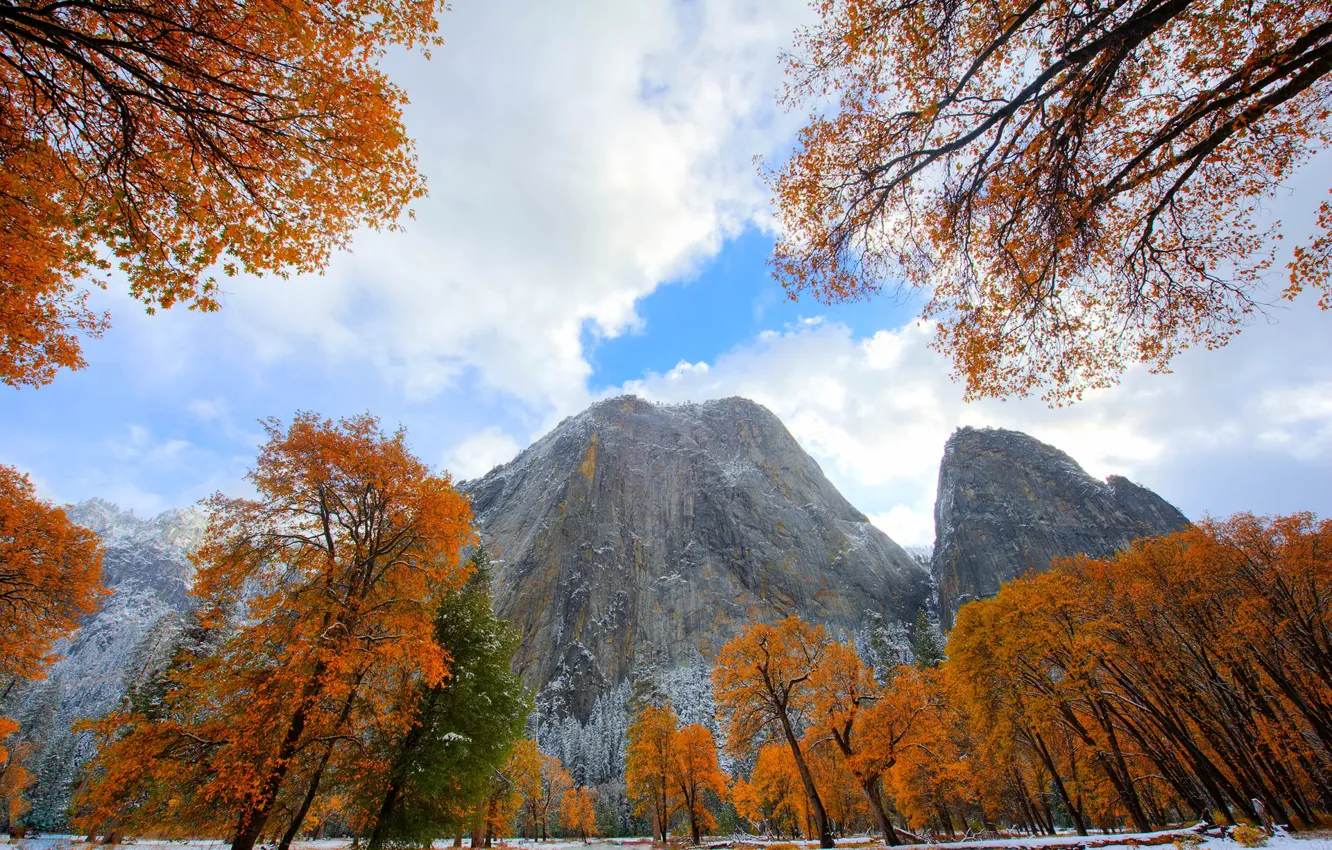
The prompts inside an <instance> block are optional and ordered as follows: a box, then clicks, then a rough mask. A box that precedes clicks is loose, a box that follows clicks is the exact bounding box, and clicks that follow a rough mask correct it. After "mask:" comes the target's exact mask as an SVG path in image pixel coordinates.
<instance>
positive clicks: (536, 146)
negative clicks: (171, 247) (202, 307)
mask: <svg viewBox="0 0 1332 850" xmlns="http://www.w3.org/2000/svg"><path fill="white" fill-rule="evenodd" d="M808 14H809V12H808V9H807V6H806V4H805V3H804V2H803V0H781V2H756V0H721V1H720V2H709V3H705V4H692V3H678V2H674V0H651V1H650V2H635V3H615V2H603V3H597V2H590V0H589V2H574V3H561V4H530V3H518V2H516V0H513V2H488V3H475V4H459V5H458V6H457V7H455V9H454V10H453V11H451V12H450V13H449V14H447V15H445V16H444V17H443V19H442V21H443V29H444V33H445V37H446V40H447V43H446V46H445V47H444V48H443V49H441V50H438V51H436V52H435V58H434V59H433V60H432V61H430V62H425V61H424V60H420V59H412V58H399V59H398V60H397V61H398V63H399V64H398V65H397V66H395V67H394V69H393V73H394V76H395V79H396V80H397V81H398V82H399V83H400V84H402V85H403V86H404V87H405V88H406V89H407V91H408V93H409V94H410V96H411V98H412V105H411V107H410V108H409V110H408V113H407V117H408V129H409V131H410V132H411V134H412V135H413V136H414V137H415V138H416V139H417V141H418V145H419V156H420V162H421V167H422V169H423V171H424V172H425V173H426V175H427V178H428V180H429V185H430V193H431V194H430V197H429V198H428V199H426V200H424V201H422V202H420V203H419V204H418V205H417V210H416V212H417V216H416V218H415V219H414V220H412V221H409V222H407V231H406V232H405V233H389V234H373V233H366V234H363V235H362V236H360V237H359V238H357V240H356V241H355V244H354V246H353V253H351V254H350V255H340V256H338V257H337V258H336V259H335V261H334V264H333V267H332V268H331V269H330V270H329V273H328V274H327V275H326V276H324V277H321V278H314V277H311V278H305V279H300V280H295V281H287V282H273V283H268V282H263V283H261V282H253V281H251V282H242V283H240V284H233V286H232V289H233V291H232V293H231V294H230V295H229V296H228V298H227V309H226V310H225V311H224V313H223V316H224V317H225V320H226V321H228V322H230V323H231V324H232V325H233V326H234V327H235V328H236V329H237V330H238V331H239V332H241V333H246V334H249V335H250V336H251V337H252V338H253V341H254V350H255V351H257V352H259V353H261V354H264V355H266V356H270V357H283V358H285V357H290V356H293V355H294V354H299V353H301V352H303V351H306V350H307V349H308V350H310V352H311V353H312V354H314V355H317V356H321V357H324V358H327V359H330V360H334V361H345V360H348V359H356V360H368V361H370V362H373V363H375V364H377V366H378V368H379V370H380V372H381V374H382V375H383V376H385V377H386V378H387V379H388V380H389V381H390V382H392V384H393V385H394V386H395V387H398V388H399V389H400V390H401V391H402V392H403V393H404V395H405V396H406V397H407V398H408V399H409V400H417V401H420V400H427V399H430V398H432V397H434V396H436V395H438V394H439V393H440V392H442V391H443V390H445V389H446V388H448V387H450V386H453V385H455V383H456V382H457V381H458V380H459V379H460V377H461V376H462V375H463V374H464V373H466V372H467V371H468V370H475V371H476V372H477V373H478V375H479V378H480V381H481V383H482V385H483V386H487V387H489V388H492V389H496V390H499V391H502V392H504V393H508V394H511V395H514V396H517V397H518V398H520V399H522V400H523V401H524V402H526V403H529V404H533V405H538V406H542V407H545V408H546V409H556V408H558V409H560V410H561V411H563V412H567V411H568V410H570V409H574V408H577V407H579V406H581V405H582V404H583V403H584V402H585V401H586V400H587V390H586V381H587V379H588V377H589V375H590V372H591V369H590V366H589V365H588V363H587V361H586V358H585V356H584V352H583V347H582V344H581V334H582V332H583V330H584V328H589V329H590V330H591V332H592V333H593V334H597V335H601V336H614V335H617V334H620V333H623V332H625V331H627V330H629V329H632V328H634V327H636V326H637V325H638V324H639V323H640V319H639V317H638V316H637V315H636V313H635V309H634V304H635V301H636V300H637V299H639V298H641V297H642V296H644V295H646V294H648V293H650V292H651V291H652V290H653V289H655V288H656V287H657V286H658V285H659V284H661V283H663V282H664V281H666V280H668V279H671V278H673V277H675V276H677V275H679V274H682V273H684V272H686V271H687V270H689V269H691V268H693V267H695V266H697V265H698V264H700V263H701V262H703V261H705V260H706V259H707V258H709V257H710V256H712V255H713V254H715V252H716V251H717V250H719V248H720V246H721V244H722V242H723V241H724V239H725V238H727V237H729V236H732V235H735V234H737V233H739V232H740V231H741V230H742V229H743V228H744V227H745V226H746V225H749V224H753V223H756V222H760V223H761V222H766V221H767V219H768V217H769V213H768V210H767V192H766V190H765V189H764V188H763V187H762V186H761V184H760V183H759V180H758V178H757V174H756V171H755V168H754V165H753V162H752V157H753V155H754V154H756V153H761V154H762V153H768V152H770V151H772V150H773V149H774V148H775V147H776V146H777V145H779V144H782V143H783V141H784V139H785V138H786V137H787V136H788V134H789V131H790V130H791V129H793V127H794V122H795V121H796V120H798V116H788V115H785V114H779V113H777V112H776V111H775V106H774V101H773V96H774V93H775V91H776V89H777V87H778V85H779V82H780V69H779V65H778V54H779V52H780V51H781V49H782V48H783V46H784V45H785V44H787V43H788V42H789V40H790V38H791V33H792V32H793V31H794V29H795V28H796V26H797V25H798V24H799V23H800V22H801V21H802V20H803V19H804V18H805V16H806V15H808Z"/></svg>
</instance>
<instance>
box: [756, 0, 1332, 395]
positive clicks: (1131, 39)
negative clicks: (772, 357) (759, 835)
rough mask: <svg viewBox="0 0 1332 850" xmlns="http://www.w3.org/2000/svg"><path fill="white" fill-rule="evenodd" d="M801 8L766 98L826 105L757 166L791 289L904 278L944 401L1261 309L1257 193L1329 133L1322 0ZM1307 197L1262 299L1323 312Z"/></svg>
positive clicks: (1268, 239)
mask: <svg viewBox="0 0 1332 850" xmlns="http://www.w3.org/2000/svg"><path fill="white" fill-rule="evenodd" d="M815 7H816V8H817V9H818V12H819V15H820V19H819V21H818V22H817V23H816V24H815V26H813V27H812V28H810V29H809V30H807V31H805V32H804V33H803V34H802V36H801V38H800V47H799V49H798V51H797V53H796V54H795V55H793V56H791V57H789V74H790V83H789V85H788V89H787V93H786V98H785V99H786V102H787V104H788V105H789V106H792V107H796V106H799V105H801V104H803V103H806V102H810V103H817V104H822V103H826V102H827V100H828V98H829V97H832V98H833V99H834V102H835V103H836V107H835V108H833V109H832V110H829V111H823V110H816V111H815V112H814V113H813V114H812V116H811V118H810V119H809V122H808V124H807V125H806V126H805V127H804V129H803V130H802V131H801V132H800V134H799V138H798V143H797V146H796V150H795V152H794V153H793V155H792V156H791V157H790V159H789V160H788V161H787V162H786V163H785V165H784V166H783V167H782V168H781V170H780V171H779V172H777V173H775V174H773V175H771V176H770V181H771V184H772V187H773V190H774V195H775V201H776V203H777V205H778V207H779V214H780V216H781V218H782V221H783V224H784V227H783V230H782V232H783V238H782V240H781V242H780V243H779V245H778V247H777V250H776V254H775V256H774V259H773V265H774V267H775V270H776V272H777V275H778V277H779V278H780V279H781V280H782V282H783V284H784V286H785V287H786V289H787V292H788V293H790V294H791V296H792V297H795V296H796V295H797V294H799V293H804V292H809V293H812V294H813V295H814V296H815V297H816V298H818V299H820V300H823V301H826V302H836V301H841V300H848V299H858V298H865V297H869V296H871V295H873V294H875V293H877V292H878V291H879V290H880V288H881V287H882V286H883V284H884V282H885V281H905V282H906V285H908V286H911V287H916V288H920V289H923V290H925V291H927V292H928V293H929V298H930V300H929V302H928V304H927V305H926V307H925V311H924V312H925V316H926V317H933V318H937V319H938V320H939V324H938V327H937V342H936V344H937V346H938V347H939V348H940V349H942V350H943V351H944V352H946V353H947V354H949V355H950V356H951V358H952V360H953V364H954V367H955V371H956V374H957V375H958V376H959V377H961V378H963V379H964V380H965V381H966V389H967V395H968V396H969V397H971V398H975V397H978V396H1012V395H1019V396H1020V395H1025V394H1027V393H1030V392H1032V391H1035V390H1043V391H1044V394H1045V397H1046V398H1047V399H1049V400H1051V401H1054V402H1066V401H1071V400H1075V399H1077V398H1078V397H1080V395H1081V393H1082V392H1083V390H1084V389H1085V388H1088V387H1097V386H1104V385H1107V384H1110V383H1113V382H1114V381H1115V380H1117V379H1118V376H1119V375H1120V374H1121V373H1122V372H1123V370H1124V369H1125V368H1126V367H1127V366H1128V365H1129V364H1132V363H1134V362H1142V363H1146V364H1149V365H1150V366H1151V367H1152V368H1154V369H1158V370H1160V369H1165V368H1167V367H1168V364H1169V363H1170V361H1171V360H1172V358H1173V357H1174V355H1175V354H1176V353H1177V352H1178V351H1179V350H1181V349H1183V348H1186V347H1189V346H1194V347H1201V346H1206V347H1208V348H1215V347H1219V346H1221V345H1224V344H1225V343H1226V342H1227V341H1228V340H1229V339H1230V338H1231V337H1232V336H1233V335H1234V334H1236V333H1237V332H1238V331H1239V329H1240V328H1241V327H1242V326H1243V325H1244V323H1245V322H1247V321H1249V320H1250V319H1251V318H1252V314H1253V313H1254V311H1255V310H1257V309H1260V308H1261V305H1262V302H1263V296H1262V294H1261V292H1260V291H1259V288H1260V286H1261V283H1262V278H1263V276H1264V274H1265V272H1266V271H1267V270H1268V268H1269V266H1270V264H1271V262H1272V259H1273V255H1274V252H1275V248H1276V245H1277V243H1278V241H1279V240H1280V239H1281V238H1282V236H1283V235H1293V234H1285V233H1283V229H1282V228H1281V225H1280V222H1273V223H1271V224H1270V225H1269V224H1267V223H1266V222H1264V221H1263V218H1264V215H1263V205H1264V203H1265V201H1266V200H1267V199H1268V198H1270V197H1271V196H1272V195H1273V193H1274V192H1276V191H1278V190H1279V189H1280V187H1282V186H1283V185H1284V184H1285V183H1286V181H1287V180H1288V178H1289V177H1290V176H1291V175H1292V174H1293V173H1294V171H1295V169H1296V168H1297V167H1298V166H1299V165H1300V164H1301V163H1302V162H1304V161H1306V160H1307V159H1308V158H1309V156H1310V155H1311V154H1312V153H1313V152H1314V151H1316V150H1318V149H1319V148H1320V147H1322V146H1325V145H1327V144H1328V143H1329V142H1332V118H1330V116H1332V113H1329V111H1328V109H1327V100H1328V97H1329V95H1332V73H1329V71H1330V70H1332V66H1329V64H1328V63H1327V60H1326V55H1327V51H1328V50H1329V49H1330V48H1332V31H1329V28H1328V26H1327V9H1326V3H1325V2H1324V0H1292V1H1291V2H1282V3H1262V4H1258V5H1252V6H1245V7H1243V8H1239V7H1236V6H1235V5H1234V4H1232V3H1230V2H1227V0H1199V2H1181V3H1172V4H1169V5H1165V6H1161V5H1156V4H1153V3H1150V2H1147V0H1134V1H1133V2H1126V3H1105V2H1090V3H1079V4H1072V3H1042V2H1035V0H1016V2H1013V0H1007V2H1000V3H994V4H989V3H986V4H957V3H951V2H948V0H925V2H920V3H895V2H893V3H890V2H882V0H819V2H817V3H816V4H815ZM1311 176H1314V175H1311ZM1322 212H1323V214H1322V216H1321V219H1320V223H1319V228H1320V229H1321V233H1322V235H1321V236H1318V237H1316V238H1315V240H1314V242H1313V243H1312V244H1311V245H1309V246H1308V247H1306V248H1305V249H1304V250H1303V251H1301V252H1300V253H1298V254H1297V256H1296V258H1295V260H1294V261H1293V262H1292V264H1291V268H1290V272H1291V284H1290V287H1289V288H1288V289H1287V290H1286V292H1285V295H1286V297H1293V296H1294V295H1295V294H1296V293H1297V292H1299V291H1300V289H1301V288H1303V287H1306V286H1313V287H1318V288H1321V289H1322V290H1323V292H1324V296H1323V299H1322V306H1323V307H1324V308H1327V307H1329V306H1332V286H1330V285H1329V282H1330V278H1329V275H1328V256H1329V250H1330V248H1332V230H1329V229H1328V228H1329V225H1332V212H1329V207H1328V206H1326V205H1325V206H1324V208H1323V211H1322Z"/></svg>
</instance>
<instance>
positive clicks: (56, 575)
mask: <svg viewBox="0 0 1332 850" xmlns="http://www.w3.org/2000/svg"><path fill="white" fill-rule="evenodd" d="M106 593H107V591H105V590H104V589H102V546H101V543H100V542H99V541H98V539H97V535H96V534H94V533H93V532H91V531H89V530H88V529H86V528H83V527H82V526H78V525H74V524H73V523H71V522H70V521H69V519H68V518H67V517H66V516H65V512H64V511H63V510H61V509H60V508H57V507H55V506H53V505H51V504H50V503H48V502H45V501H43V500H41V499H38V498H37V494H36V491H35V490H34V488H33V486H32V482H31V481H29V480H28V477H27V476H26V475H23V474H21V473H20V472H19V471H18V470H16V469H14V468H12V467H8V466H0V680H3V681H4V682H5V684H6V685H8V684H9V683H10V682H11V681H13V680H14V679H15V678H19V679H37V678H41V677H42V676H43V675H44V673H45V670H46V668H47V667H48V666H50V664H51V662H53V661H54V660H55V656H54V655H52V654H51V645H52V644H54V643H55V642H56V641H57V640H59V639H60V638H63V637H65V636H67V635H69V634H70V633H71V632H73V631H74V630H75V629H77V628H78V625H79V619H80V618H81V617H84V616H86V615H88V614H91V613H93V612H94V611H96V610H97V609H98V608H99V607H100V605H101V600H102V598H103V597H104V596H105V595H106Z"/></svg>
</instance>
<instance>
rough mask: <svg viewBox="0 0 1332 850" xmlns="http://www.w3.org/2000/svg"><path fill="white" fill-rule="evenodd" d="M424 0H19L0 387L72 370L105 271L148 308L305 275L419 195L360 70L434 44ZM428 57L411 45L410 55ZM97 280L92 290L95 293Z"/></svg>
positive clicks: (373, 79)
mask: <svg viewBox="0 0 1332 850" xmlns="http://www.w3.org/2000/svg"><path fill="white" fill-rule="evenodd" d="M445 8H446V6H445V3H444V2H443V0H369V2H354V3H353V2H345V0H307V1H306V2H302V3H300V4H299V5H298V6H296V7H293V6H292V5H291V4H289V3H286V2H280V0H245V2H236V0H223V2H211V0H207V1H206V0H186V2H161V0H130V2H126V3H116V4H107V3H91V4H88V3H79V4H20V5H18V6H15V7H14V8H13V9H11V10H10V11H9V12H8V13H7V14H6V15H5V16H4V17H3V18H0V32H2V33H3V35H4V37H3V38H0V55H3V58H4V61H2V62H0V100H3V102H4V103H5V104H6V108H5V109H4V110H3V111H2V112H0V267H3V268H4V269H5V277H4V281H3V283H0V380H4V381H5V382H6V383H8V384H11V385H15V386H17V385H24V384H29V385H41V384H45V383H48V382H49V381H51V380H52V378H53V377H54V375H55V373H56V372H57V371H58V370H59V369H60V368H79V367H80V366H82V365H83V357H82V352H81V350H80V346H79V335H80V334H89V335H94V336H95V335H98V334H100V333H101V332H102V330H103V329H105V327H106V325H107V317H106V316H105V315H98V314H96V313H94V312H92V311H90V310H89V309H88V307H87V304H86V293H83V292H80V291H79V290H78V289H77V284H78V283H79V282H80V281H83V280H87V279H89V278H88V275H89V273H90V272H106V271H108V270H109V269H110V268H111V267H112V263H113V262H117V261H118V264H119V267H120V269H121V270H122V271H123V272H124V274H125V276H126V277H127V278H128V281H129V288H130V292H131V293H132V294H133V295H134V296H135V297H136V298H138V299H140V300H141V301H143V302H144V303H145V304H147V305H148V307H149V309H150V311H151V310H152V309H154V308H158V307H163V308H165V307H170V306H172V305H173V304H176V303H185V304H188V305H189V306H190V307H191V308H194V309H200V310H215V309H217V307H218V305H219V301H218V294H219V289H218V284H217V282H216V280H215V275H216V274H217V273H219V272H220V273H222V274H224V275H232V274H235V273H237V272H238V271H248V272H252V273H255V274H277V275H288V274H291V273H293V272H310V271H315V270H318V269H321V268H323V267H324V266H325V265H326V264H327V262H328V258H329V256H330V252H331V251H332V250H333V249H335V248H339V247H342V246H344V245H345V244H346V243H347V241H348V240H349V238H350V236H351V234H352V232H353V231H354V230H355V229H356V228H357V227H359V226H362V225H368V226H372V227H383V226H390V227H391V226H393V223H394V221H395V220H396V219H397V218H398V217H399V215H400V214H401V212H402V210H403V209H404V208H406V206H407V205H408V203H410V201H411V200H413V199H415V198H418V197H420V196H421V195H423V194H424V183H423V180H422V178H421V176H420V175H419V174H418V173H417V171H416V163H415V157H414V156H413V154H412V146H411V143H410V141H409V140H408V139H407V137H406V135H405V132H404V129H403V125H402V107H403V105H404V104H405V102H406V96H405V93H404V92H403V91H402V90H400V89H399V88H397V87H396V86H394V85H393V84H392V83H390V82H389V80H388V78H387V77H386V76H385V75H384V74H383V72H381V71H380V70H379V69H378V67H377V63H378V61H379V59H380V58H381V57H382V56H384V54H385V53H386V51H387V50H388V49H389V48H390V47H393V46H403V47H407V48H409V49H410V48H414V47H429V46H430V45H433V44H437V43H438V42H439V38H438V36H437V35H436V32H437V28H438V23H437V15H438V14H439V13H440V12H441V11H443V9H445ZM427 52H428V51H427ZM95 283H96V285H100V286H105V285H106V282H105V281H104V280H103V281H95Z"/></svg>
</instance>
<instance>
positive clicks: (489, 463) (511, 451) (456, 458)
mask: <svg viewBox="0 0 1332 850" xmlns="http://www.w3.org/2000/svg"><path fill="white" fill-rule="evenodd" d="M521 449H522V446H520V445H518V442H517V441H516V440H514V439H513V438H512V437H510V436H509V435H508V434H505V433H504V432H502V431H500V430H499V429H498V428H487V429H485V430H484V431H480V432H478V433H476V434H473V435H471V436H470V437H468V438H466V439H465V440H463V441H462V442H460V443H458V444H457V445H456V446H454V447H453V448H452V449H450V450H449V452H448V454H447V455H446V457H445V459H444V467H445V468H446V469H448V471H449V472H451V473H453V476H454V479H455V480H458V481H466V480H468V479H472V478H479V477H480V476H482V475H485V474H486V473H487V472H489V471H490V470H491V469H493V468H494V467H496V466H498V465H499V464H501V463H504V462H506V461H508V460H512V459H513V456H514V455H516V454H518V452H519V451H520V450H521Z"/></svg>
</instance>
